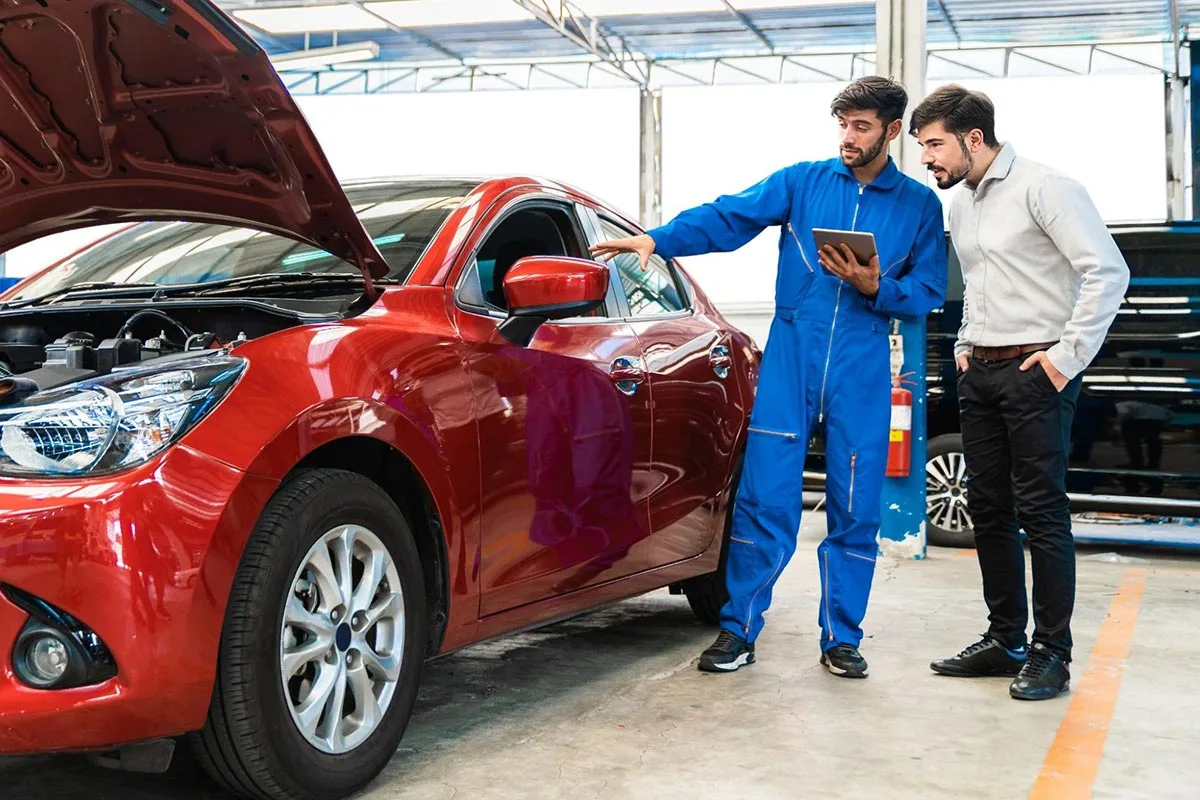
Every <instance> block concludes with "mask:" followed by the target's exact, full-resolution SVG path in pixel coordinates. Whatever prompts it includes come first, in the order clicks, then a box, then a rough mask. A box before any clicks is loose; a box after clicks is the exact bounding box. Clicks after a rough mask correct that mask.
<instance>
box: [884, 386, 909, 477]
mask: <svg viewBox="0 0 1200 800" xmlns="http://www.w3.org/2000/svg"><path fill="white" fill-rule="evenodd" d="M909 375H912V373H911V372H906V373H905V374H903V375H898V376H897V377H896V378H895V380H894V381H893V382H892V424H891V430H890V431H889V432H888V459H887V476H888V477H889V478H904V477H907V476H908V473H909V470H910V469H911V468H912V410H913V396H912V392H911V391H909V390H908V389H905V388H904V386H903V384H905V383H908V384H909V385H912V382H911V381H906V380H904V379H905V378H906V377H908V376H909Z"/></svg>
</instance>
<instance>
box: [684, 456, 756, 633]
mask: <svg viewBox="0 0 1200 800" xmlns="http://www.w3.org/2000/svg"><path fill="white" fill-rule="evenodd" d="M741 480H742V462H741V459H739V460H738V465H737V468H736V470H735V471H734V473H733V483H732V488H731V489H730V491H729V504H728V506H727V507H726V509H725V527H724V530H723V531H722V532H721V558H720V560H719V561H718V562H717V569H716V571H715V572H710V573H708V574H706V575H700V576H698V577H695V578H691V579H689V580H686V581H684V582H683V593H684V594H685V595H686V596H687V600H688V605H689V606H691V607H692V613H693V614H695V615H696V619H698V620H700V621H701V622H703V623H704V624H705V625H708V626H709V627H714V628H715V627H716V626H717V625H719V624H720V623H721V609H722V607H724V605H725V603H726V602H728V601H729V591H728V590H727V589H726V587H725V562H726V560H727V558H728V556H729V534H730V532H731V531H732V530H733V509H734V505H735V504H736V502H737V492H738V484H739V483H741Z"/></svg>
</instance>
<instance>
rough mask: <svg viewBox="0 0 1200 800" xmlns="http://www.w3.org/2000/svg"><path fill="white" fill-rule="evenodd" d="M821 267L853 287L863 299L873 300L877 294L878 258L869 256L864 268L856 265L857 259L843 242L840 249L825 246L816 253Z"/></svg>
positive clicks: (858, 264)
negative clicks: (869, 258)
mask: <svg viewBox="0 0 1200 800" xmlns="http://www.w3.org/2000/svg"><path fill="white" fill-rule="evenodd" d="M817 260H818V261H820V262H821V266H823V267H825V269H827V270H829V271H830V272H832V273H833V274H834V275H836V276H838V277H839V278H841V279H842V280H844V281H845V282H846V283H848V284H850V285H851V286H853V287H854V288H855V289H857V290H858V291H859V293H860V294H862V295H863V296H864V297H867V298H874V297H875V295H877V294H878V293H879V256H877V255H875V256H871V260H870V262H868V263H867V265H866V266H864V265H862V264H860V263H858V257H857V256H856V255H854V251H853V250H851V249H850V245H848V244H846V243H845V242H843V243H842V245H841V247H840V248H835V247H834V246H833V245H829V244H827V245H825V246H824V247H822V248H821V249H820V250H819V251H818V252H817Z"/></svg>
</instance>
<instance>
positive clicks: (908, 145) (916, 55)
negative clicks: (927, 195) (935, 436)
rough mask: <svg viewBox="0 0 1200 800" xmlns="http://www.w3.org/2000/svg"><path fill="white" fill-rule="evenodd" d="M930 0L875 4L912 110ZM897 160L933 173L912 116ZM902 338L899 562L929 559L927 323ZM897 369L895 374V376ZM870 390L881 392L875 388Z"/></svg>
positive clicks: (893, 72)
mask: <svg viewBox="0 0 1200 800" xmlns="http://www.w3.org/2000/svg"><path fill="white" fill-rule="evenodd" d="M927 13H928V10H927V5H926V0H876V8H875V48H876V56H875V63H876V72H877V73H878V74H880V75H884V76H890V77H892V78H895V79H899V80H900V82H901V83H902V84H903V85H904V88H905V89H906V90H907V91H908V97H909V110H911V109H913V108H915V107H916V105H917V104H918V103H920V102H921V100H922V99H924V97H925V62H926V55H927V54H926V39H927V37H926V29H927V21H928V18H927ZM905 123H906V124H905V127H904V129H903V130H902V132H901V135H900V138H899V141H898V142H897V143H896V147H895V148H894V149H893V151H892V152H893V156H894V157H895V158H896V161H897V162H898V166H899V167H900V169H901V170H903V171H904V173H905V174H907V175H910V176H912V177H913V178H915V179H916V180H918V181H920V182H921V183H925V182H927V181H928V180H929V172H928V170H926V169H925V167H923V166H922V164H921V149H920V147H919V145H917V143H916V140H915V139H914V138H913V137H912V136H910V135H909V133H908V126H907V117H906V118H905ZM897 331H898V332H899V334H900V336H901V337H903V348H902V350H903V354H904V361H903V366H902V367H901V368H900V370H899V372H900V373H901V374H903V373H912V374H911V375H909V376H908V377H907V378H906V380H908V381H911V383H909V384H906V385H905V386H904V388H906V389H909V390H910V391H911V392H912V395H913V397H912V399H913V404H912V430H911V431H910V442H911V446H910V451H909V452H910V456H911V460H910V466H909V472H908V475H907V476H906V477H900V478H885V479H884V486H883V503H882V506H881V510H882V515H881V525H880V530H879V545H880V550H882V551H883V553H884V554H885V555H890V556H895V557H899V558H914V559H923V558H925V554H926V552H925V550H926V545H925V320H923V319H922V320H919V321H917V322H900V323H897V322H895V321H893V323H892V332H893V333H896V332H897ZM894 371H895V370H894V369H893V372H894ZM871 391H878V389H877V388H876V389H872V390H871Z"/></svg>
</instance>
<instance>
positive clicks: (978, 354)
mask: <svg viewBox="0 0 1200 800" xmlns="http://www.w3.org/2000/svg"><path fill="white" fill-rule="evenodd" d="M1056 344H1057V342H1043V343H1042V344H1013V345H1008V346H1006V347H972V348H971V358H973V359H975V360H976V361H983V362H992V361H1008V360H1011V359H1014V358H1020V357H1021V356H1024V355H1028V354H1029V353H1036V352H1037V351H1039V350H1049V349H1050V348H1051V347H1053V346H1054V345H1056Z"/></svg>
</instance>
